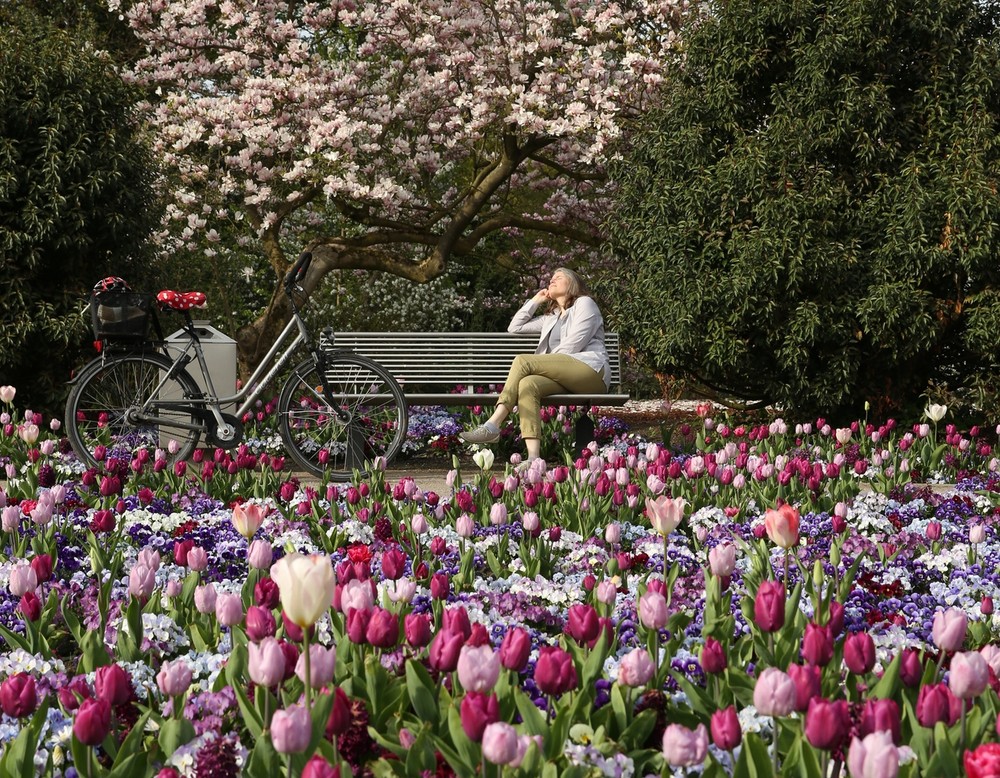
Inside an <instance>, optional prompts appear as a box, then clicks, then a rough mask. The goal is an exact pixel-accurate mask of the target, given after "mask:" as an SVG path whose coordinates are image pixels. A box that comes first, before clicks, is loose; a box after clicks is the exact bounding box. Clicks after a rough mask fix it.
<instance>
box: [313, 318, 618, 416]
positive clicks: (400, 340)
mask: <svg viewBox="0 0 1000 778" xmlns="http://www.w3.org/2000/svg"><path fill="white" fill-rule="evenodd" d="M537 343H538V336H537V335H536V334H534V333H528V334H517V333H509V332H457V333H456V332H336V333H334V334H333V350H336V349H345V350H348V351H353V352H355V353H358V354H361V355H363V356H366V357H368V358H369V359H373V360H374V361H376V362H378V363H379V364H380V365H382V366H383V367H384V368H385V369H386V370H388V371H389V372H390V373H392V374H393V375H394V376H395V377H396V380H397V381H399V384H400V386H401V387H402V389H403V393H404V394H405V395H406V400H407V402H408V403H409V404H410V405H480V404H483V405H486V404H492V403H495V402H496V401H497V399H498V398H499V396H500V395H499V393H497V392H487V393H474V392H464V393H456V392H453V391H449V392H444V391H442V392H433V391H428V389H429V388H431V387H444V388H447V389H452V388H454V387H456V386H463V385H478V386H484V385H485V386H490V385H495V386H498V387H499V386H502V385H503V383H504V381H505V380H506V379H507V373H508V371H509V370H510V363H511V361H512V360H513V359H514V357H515V356H517V355H518V354H533V353H534V351H535V346H536V345H537ZM320 345H321V346H322V347H323V348H329V347H330V344H329V342H328V340H327V338H326V336H325V335H324V336H323V337H321V339H320ZM619 346H620V342H619V338H618V335H617V333H607V334H606V335H605V348H606V349H607V352H608V358H609V359H608V361H609V364H610V367H611V384H612V386H614V385H617V384H618V383H620V382H621V354H620V351H619ZM410 388H412V391H408V389H410ZM628 400H629V396H628V395H627V394H615V393H611V392H609V393H606V394H588V395H583V394H559V395H550V396H549V397H547V398H546V402H547V403H549V404H551V405H575V406H581V405H584V406H591V405H624V404H625V403H626V402H627V401H628Z"/></svg>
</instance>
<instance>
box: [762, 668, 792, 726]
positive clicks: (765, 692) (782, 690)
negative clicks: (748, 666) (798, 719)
mask: <svg viewBox="0 0 1000 778" xmlns="http://www.w3.org/2000/svg"><path fill="white" fill-rule="evenodd" d="M795 699H796V690H795V682H794V681H793V680H792V679H791V678H789V677H788V675H786V674H785V673H783V672H782V671H781V670H779V669H778V668H777V667H768V668H765V669H764V671H763V672H762V673H761V674H760V676H758V678H757V683H756V684H755V685H754V689H753V704H754V707H755V708H756V709H757V712H758V713H760V714H761V715H762V716H776V717H780V716H787V715H788V714H789V713H791V712H792V711H793V710H795Z"/></svg>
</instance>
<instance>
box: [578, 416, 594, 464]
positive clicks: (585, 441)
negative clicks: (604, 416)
mask: <svg viewBox="0 0 1000 778" xmlns="http://www.w3.org/2000/svg"><path fill="white" fill-rule="evenodd" d="M594 440H596V435H594V420H593V419H592V418H591V416H590V414H589V413H582V414H580V417H579V418H578V419H577V420H576V453H577V454H579V453H580V452H581V451H582V450H583V449H585V448H586V447H587V446H588V445H590V443H591V442H592V441H594Z"/></svg>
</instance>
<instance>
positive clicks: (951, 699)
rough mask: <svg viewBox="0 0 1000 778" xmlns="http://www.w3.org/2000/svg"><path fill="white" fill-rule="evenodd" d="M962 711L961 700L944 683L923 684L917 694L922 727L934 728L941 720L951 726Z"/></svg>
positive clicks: (918, 713)
mask: <svg viewBox="0 0 1000 778" xmlns="http://www.w3.org/2000/svg"><path fill="white" fill-rule="evenodd" d="M961 712H962V703H961V701H960V700H959V699H958V698H957V697H956V696H955V695H954V694H952V693H951V689H949V688H948V687H947V686H946V685H945V684H943V683H932V684H927V685H926V686H922V687H921V688H920V692H919V693H918V694H917V721H919V722H920V726H922V727H927V728H929V729H933V728H934V725H935V724H937V723H938V722H939V721H943V722H944V723H945V725H946V726H949V727H950V726H951V725H952V724H954V723H955V722H956V721H958V717H959V715H960V714H961Z"/></svg>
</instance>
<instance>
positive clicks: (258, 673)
mask: <svg viewBox="0 0 1000 778" xmlns="http://www.w3.org/2000/svg"><path fill="white" fill-rule="evenodd" d="M248 648H249V653H250V658H249V672H250V680H251V681H253V682H254V683H255V684H257V685H258V686H263V687H264V688H266V689H270V688H272V687H274V686H277V685H278V684H279V683H281V682H282V681H283V680H284V677H285V654H284V652H283V651H282V650H281V645H280V644H279V643H278V641H277V639H276V638H273V637H265V638H264V639H263V640H261V641H260V642H259V643H250V645H249V647H248Z"/></svg>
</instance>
